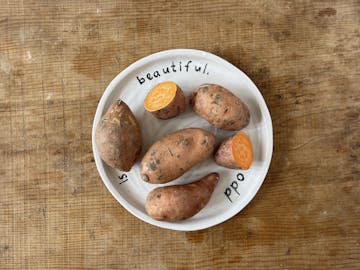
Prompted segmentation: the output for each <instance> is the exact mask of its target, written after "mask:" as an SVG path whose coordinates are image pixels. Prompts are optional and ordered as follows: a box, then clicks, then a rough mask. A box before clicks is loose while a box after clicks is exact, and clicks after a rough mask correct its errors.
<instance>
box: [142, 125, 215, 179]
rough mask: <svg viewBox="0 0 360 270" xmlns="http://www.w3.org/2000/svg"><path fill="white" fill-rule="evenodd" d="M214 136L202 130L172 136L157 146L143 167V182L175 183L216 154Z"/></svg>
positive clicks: (145, 157)
mask: <svg viewBox="0 0 360 270" xmlns="http://www.w3.org/2000/svg"><path fill="white" fill-rule="evenodd" d="M214 146H215V137H214V135H213V134H212V133H211V132H209V131H206V130H204V129H201V128H187V129H182V130H179V131H176V132H173V133H170V134H168V135H166V136H165V137H163V138H162V139H160V140H159V141H157V142H155V143H154V144H153V145H152V146H151V147H150V148H149V150H148V151H147V152H146V154H145V155H144V157H143V159H142V161H141V164H140V175H141V178H142V179H143V180H144V181H146V182H149V183H152V184H162V183H166V182H169V181H171V180H174V179H176V178H178V177H180V176H181V175H183V174H184V173H185V172H186V171H188V170H190V169H191V168H192V167H193V166H195V165H196V164H198V163H200V162H201V161H203V160H205V159H206V158H208V157H209V156H210V155H211V154H212V153H213V151H214Z"/></svg>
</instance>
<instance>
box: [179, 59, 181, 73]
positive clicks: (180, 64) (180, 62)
mask: <svg viewBox="0 0 360 270" xmlns="http://www.w3.org/2000/svg"><path fill="white" fill-rule="evenodd" d="M179 68H180V71H181V61H180V63H179Z"/></svg>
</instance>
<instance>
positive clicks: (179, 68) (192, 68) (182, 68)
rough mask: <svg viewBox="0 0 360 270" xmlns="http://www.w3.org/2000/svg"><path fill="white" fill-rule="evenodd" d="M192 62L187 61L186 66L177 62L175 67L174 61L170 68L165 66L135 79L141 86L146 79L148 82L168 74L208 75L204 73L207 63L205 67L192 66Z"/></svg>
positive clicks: (199, 65)
mask: <svg viewBox="0 0 360 270" xmlns="http://www.w3.org/2000/svg"><path fill="white" fill-rule="evenodd" d="M192 62H193V61H191V60H189V61H187V63H186V65H184V66H183V65H182V63H181V61H179V63H178V64H176V65H175V63H174V61H173V62H171V65H170V66H166V67H163V68H162V69H160V70H155V71H154V72H149V73H147V74H146V76H144V77H142V76H136V79H137V80H138V82H139V84H140V85H141V84H143V83H145V81H146V79H148V80H149V81H151V80H152V79H154V78H158V77H160V76H161V75H165V74H168V73H174V72H183V71H184V72H185V71H186V72H189V71H195V72H198V73H203V74H206V75H209V72H206V68H207V65H208V64H207V63H206V64H205V65H201V64H197V65H195V64H192Z"/></svg>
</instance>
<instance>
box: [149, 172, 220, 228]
mask: <svg viewBox="0 0 360 270" xmlns="http://www.w3.org/2000/svg"><path fill="white" fill-rule="evenodd" d="M218 180H219V174H218V173H210V174H208V175H206V176H204V177H203V178H201V179H198V180H196V181H195V182H193V183H190V184H185V185H173V186H166V187H159V188H155V189H154V190H152V191H151V192H150V193H149V194H148V196H147V198H146V203H145V210H146V212H147V213H148V215H149V216H150V217H152V218H153V219H156V220H166V221H179V220H184V219H187V218H190V217H192V216H194V215H195V214H197V213H198V212H199V211H200V210H201V209H203V208H204V207H205V205H206V204H207V203H208V202H209V200H210V198H211V195H212V193H213V192H214V189H215V186H216V184H217V182H218Z"/></svg>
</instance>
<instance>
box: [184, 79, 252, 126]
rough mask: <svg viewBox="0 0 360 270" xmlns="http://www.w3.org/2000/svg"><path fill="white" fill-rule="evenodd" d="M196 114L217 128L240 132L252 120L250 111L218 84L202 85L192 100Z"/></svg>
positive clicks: (191, 103)
mask: <svg viewBox="0 0 360 270" xmlns="http://www.w3.org/2000/svg"><path fill="white" fill-rule="evenodd" d="M190 105H191V107H192V109H193V110H194V112H195V113H197V114H198V115H200V116H201V117H202V118H204V119H205V120H206V121H208V122H209V123H210V124H212V125H214V126H215V127H217V128H221V129H227V130H239V129H242V128H244V127H245V126H247V124H248V123H249V120H250V113H249V109H248V107H247V106H246V104H245V103H244V102H242V101H241V100H240V99H239V98H238V97H237V96H235V95H234V94H233V93H231V92H230V91H229V90H227V89H225V88H224V87H222V86H220V85H217V84H202V85H200V87H199V88H198V89H196V90H195V91H194V92H193V94H192V96H191V99H190Z"/></svg>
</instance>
